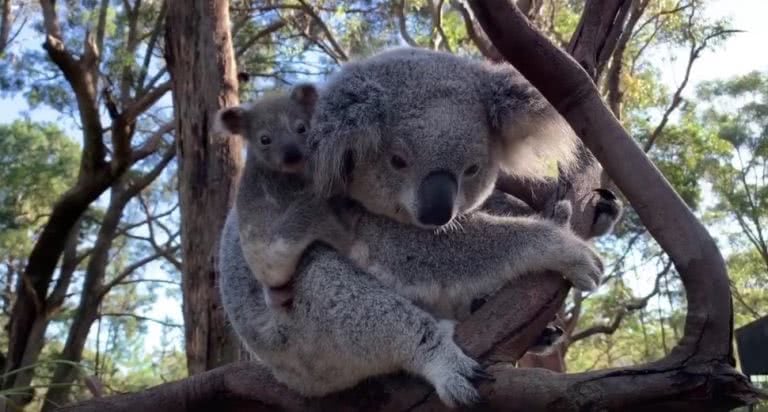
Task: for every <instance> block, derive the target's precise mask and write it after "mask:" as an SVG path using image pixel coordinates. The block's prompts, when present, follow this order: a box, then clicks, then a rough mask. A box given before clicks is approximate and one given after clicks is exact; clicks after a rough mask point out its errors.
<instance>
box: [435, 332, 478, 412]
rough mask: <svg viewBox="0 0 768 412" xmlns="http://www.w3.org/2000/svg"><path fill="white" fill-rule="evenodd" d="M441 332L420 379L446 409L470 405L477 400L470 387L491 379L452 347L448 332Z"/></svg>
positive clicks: (456, 346) (450, 334)
mask: <svg viewBox="0 0 768 412" xmlns="http://www.w3.org/2000/svg"><path fill="white" fill-rule="evenodd" d="M441 329H442V330H443V333H441V335H442V336H440V337H439V338H438V339H440V340H441V342H440V343H439V344H438V346H437V347H433V348H430V350H429V352H428V353H427V354H426V355H427V356H428V357H429V360H428V361H427V363H426V365H425V367H424V376H425V377H426V378H427V380H429V382H430V383H432V385H433V386H434V387H435V391H436V392H437V396H439V397H440V400H441V401H443V403H445V404H446V405H447V406H448V407H450V408H455V407H458V406H462V405H467V406H469V405H473V404H475V403H477V402H478V401H479V400H480V394H479V393H478V392H477V389H476V388H475V385H474V384H475V383H477V382H479V381H481V380H493V376H492V375H490V374H488V373H487V372H485V370H484V369H483V368H482V366H480V364H478V363H477V362H475V360H474V359H472V358H470V357H469V356H467V355H465V354H464V352H463V351H462V350H461V349H460V348H459V347H458V345H456V343H455V342H454V341H453V329H452V328H448V327H441ZM449 329H450V330H449Z"/></svg>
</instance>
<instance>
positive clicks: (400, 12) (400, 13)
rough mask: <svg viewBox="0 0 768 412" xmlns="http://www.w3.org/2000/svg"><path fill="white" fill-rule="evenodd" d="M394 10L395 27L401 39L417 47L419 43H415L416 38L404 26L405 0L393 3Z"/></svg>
mask: <svg viewBox="0 0 768 412" xmlns="http://www.w3.org/2000/svg"><path fill="white" fill-rule="evenodd" d="M394 12H395V17H397V28H398V30H399V31H400V37H402V38H403V41H405V42H406V43H408V45H409V46H411V47H419V44H418V43H416V40H414V39H413V37H411V35H410V34H408V27H407V26H406V20H405V0H399V1H397V2H396V4H395V5H394Z"/></svg>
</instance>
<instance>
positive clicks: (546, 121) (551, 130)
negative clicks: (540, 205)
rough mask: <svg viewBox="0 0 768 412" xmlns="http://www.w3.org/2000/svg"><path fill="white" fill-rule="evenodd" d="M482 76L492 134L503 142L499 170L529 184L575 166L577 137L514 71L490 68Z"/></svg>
mask: <svg viewBox="0 0 768 412" xmlns="http://www.w3.org/2000/svg"><path fill="white" fill-rule="evenodd" d="M485 69H486V70H485V73H484V74H483V75H481V82H483V83H484V84H483V85H482V86H481V87H483V88H484V89H485V91H486V93H487V94H486V98H485V104H486V107H487V110H488V119H489V122H490V126H491V130H492V132H493V133H494V134H495V135H496V137H497V138H499V139H500V145H501V147H502V150H503V157H502V159H501V166H502V169H504V170H505V171H506V172H507V173H510V174H514V175H518V176H522V177H530V178H537V177H538V178H541V177H544V176H545V175H547V174H550V175H551V174H553V172H554V171H555V170H556V169H555V167H556V166H555V165H556V164H559V165H560V167H562V169H563V170H569V168H570V167H571V166H573V165H574V163H575V158H576V155H575V153H576V144H577V139H578V137H577V136H576V134H575V133H574V132H573V130H572V129H571V128H570V126H569V125H568V123H567V122H566V121H565V119H563V118H562V116H560V114H559V113H558V112H557V110H555V108H554V107H553V106H552V105H551V104H549V102H548V101H547V100H546V99H545V98H544V96H542V95H541V93H540V92H539V91H538V90H536V88H534V87H533V85H531V84H530V83H529V82H528V81H527V80H526V79H525V78H524V77H523V76H522V75H521V74H520V73H518V72H517V70H515V69H514V68H513V67H512V66H510V65H488V66H485Z"/></svg>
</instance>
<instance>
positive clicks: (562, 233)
mask: <svg viewBox="0 0 768 412" xmlns="http://www.w3.org/2000/svg"><path fill="white" fill-rule="evenodd" d="M567 213H570V210H569V209H568V210H567V211H566V213H562V214H564V215H565V214H567ZM566 226H567V225H565V224H563V222H556V221H555V220H552V219H543V218H538V217H500V216H494V215H490V214H488V213H484V212H474V213H471V214H470V215H469V216H466V217H465V218H463V219H461V220H460V226H459V227H457V228H456V229H455V230H451V231H449V232H447V233H433V232H430V231H426V230H423V229H418V228H414V227H410V226H406V225H400V224H391V223H388V222H386V221H385V220H383V219H380V218H375V217H371V218H367V219H364V220H362V221H361V223H360V224H359V230H358V233H359V234H360V235H359V240H360V242H364V243H365V244H366V245H367V246H368V247H367V248H366V252H367V256H366V258H367V259H366V260H358V259H356V257H355V256H353V259H354V260H356V261H357V262H358V263H359V264H361V266H362V267H364V268H366V269H367V270H368V271H369V272H370V273H372V274H373V275H374V276H377V277H378V278H379V279H381V280H382V281H383V282H390V285H391V286H393V287H396V288H398V289H399V291H400V292H401V293H402V294H404V295H405V296H407V297H409V298H411V299H415V300H417V301H419V302H421V303H424V304H425V305H426V306H427V307H431V308H434V307H436V306H433V305H439V304H445V303H446V302H445V300H446V299H447V300H448V302H447V303H448V304H450V305H454V306H455V307H456V308H459V307H462V306H467V307H469V305H470V304H471V300H472V299H474V298H477V297H479V296H482V295H485V294H488V293H493V292H495V291H496V290H497V289H498V288H499V287H501V286H503V285H504V284H505V283H506V282H508V281H510V280H512V279H514V278H516V277H519V276H521V275H523V274H526V273H531V272H542V271H547V270H551V271H555V272H558V273H561V274H562V275H563V276H564V277H565V278H566V279H568V280H569V281H570V282H571V283H572V284H573V285H574V286H575V287H577V288H579V289H582V290H593V289H595V288H596V287H597V284H598V282H599V279H600V276H601V273H602V262H601V260H600V257H599V256H598V255H597V253H595V252H594V251H593V250H592V248H591V247H590V245H589V244H588V243H587V242H586V241H584V240H583V239H581V238H579V237H578V236H576V234H574V233H573V232H572V231H571V230H570V229H568V228H567V227H566ZM438 301H441V302H438ZM462 310H463V309H462Z"/></svg>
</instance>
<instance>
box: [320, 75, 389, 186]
mask: <svg viewBox="0 0 768 412" xmlns="http://www.w3.org/2000/svg"><path fill="white" fill-rule="evenodd" d="M368 70H369V69H367V68H366V67H365V66H360V65H357V64H355V63H351V64H348V65H347V66H345V67H343V68H342V69H341V71H340V72H339V73H337V75H336V76H334V78H332V79H331V81H330V82H329V83H328V84H327V86H326V88H325V89H324V91H323V94H322V96H321V98H320V99H319V101H318V104H317V110H316V112H315V122H314V125H313V126H312V129H311V130H310V133H309V138H308V142H309V145H310V147H311V148H312V155H311V157H312V165H313V172H314V173H313V182H314V186H315V189H316V190H317V191H318V193H321V194H323V195H328V194H333V193H343V192H344V191H345V189H346V183H347V179H346V177H348V176H349V174H350V173H351V172H352V170H351V168H353V167H354V166H353V165H355V164H363V163H364V161H365V159H366V158H368V156H369V155H370V154H371V153H373V152H374V151H375V150H376V149H377V148H378V146H379V142H380V140H381V130H382V127H383V126H384V121H385V118H386V113H387V111H388V107H389V106H390V103H389V98H388V97H387V93H386V89H385V88H384V87H383V86H382V85H381V84H380V83H379V82H377V81H376V80H375V78H374V76H372V75H370V73H369V71H368Z"/></svg>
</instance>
